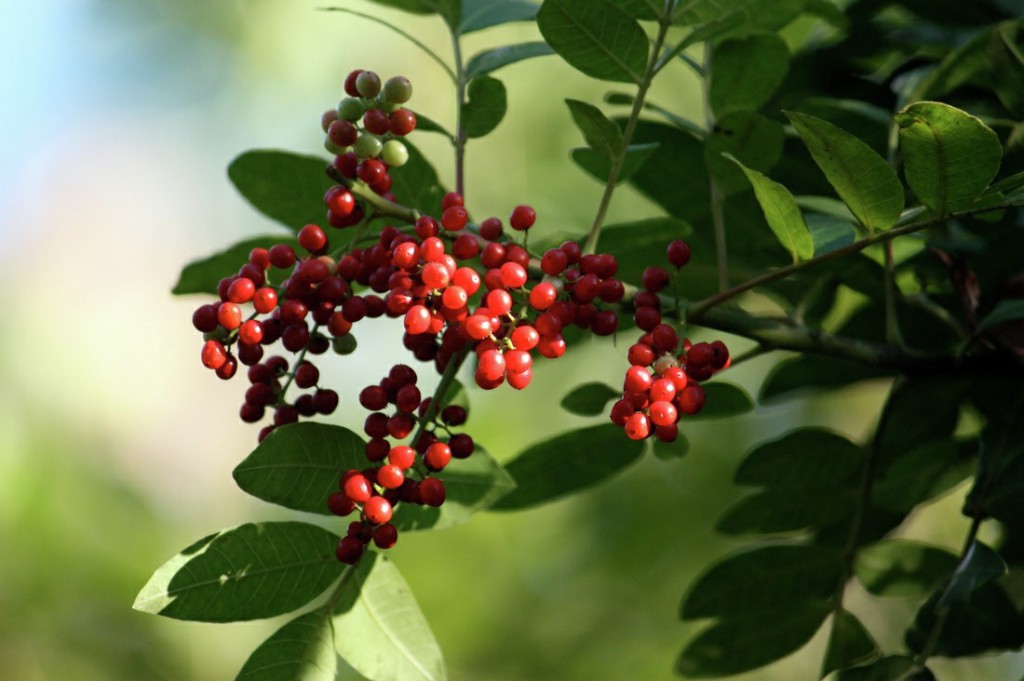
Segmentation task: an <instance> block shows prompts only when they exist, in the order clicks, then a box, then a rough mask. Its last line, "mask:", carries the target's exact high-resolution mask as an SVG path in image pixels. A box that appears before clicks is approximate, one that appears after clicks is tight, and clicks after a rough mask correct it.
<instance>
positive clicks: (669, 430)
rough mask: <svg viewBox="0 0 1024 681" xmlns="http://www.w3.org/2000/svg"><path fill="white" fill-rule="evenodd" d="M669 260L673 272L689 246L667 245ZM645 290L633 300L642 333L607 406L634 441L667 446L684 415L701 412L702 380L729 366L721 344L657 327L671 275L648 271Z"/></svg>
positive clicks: (687, 255)
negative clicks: (650, 439) (618, 391)
mask: <svg viewBox="0 0 1024 681" xmlns="http://www.w3.org/2000/svg"><path fill="white" fill-rule="evenodd" d="M667 255H668V260H669V262H670V263H671V264H672V265H673V266H674V267H675V268H676V270H677V271H678V270H679V269H680V268H682V267H683V266H684V265H686V263H688V262H689V261H690V248H689V246H688V245H687V244H686V242H684V241H679V240H677V241H673V242H671V243H670V244H669V245H668V249H667ZM641 278H642V281H643V285H644V290H643V291H639V292H638V293H637V294H636V295H635V296H634V297H633V307H634V308H635V312H634V313H633V320H634V321H635V322H636V325H637V327H638V328H640V329H641V330H643V331H644V332H645V333H644V334H643V335H642V336H641V337H640V339H639V340H638V341H637V342H636V343H634V344H633V345H632V346H630V348H629V352H628V353H627V358H628V359H629V364H630V367H629V369H627V370H626V377H625V380H624V381H623V388H622V398H621V399H619V400H618V401H617V402H615V404H614V405H613V406H612V410H611V420H612V422H613V423H615V424H616V425H618V426H621V427H623V428H624V429H625V431H626V435H627V436H628V437H629V438H630V439H633V440H643V439H645V438H647V437H650V436H651V435H654V436H655V437H657V438H658V439H659V440H661V441H662V442H672V441H674V440H675V439H676V437H677V436H678V434H679V419H680V417H681V416H682V415H683V414H690V415H693V414H696V413H698V412H699V411H700V410H701V409H703V408H704V398H705V395H704V388H703V387H701V385H700V381H704V380H707V379H708V378H711V376H712V375H713V374H714V373H715V372H717V371H720V370H722V369H725V368H726V367H728V366H729V363H730V359H729V350H728V348H726V346H725V343H723V342H722V341H714V342H713V343H703V342H701V343H695V344H691V343H690V341H689V340H687V339H683V342H682V350H683V352H682V354H680V355H678V356H677V355H676V351H677V350H678V349H679V344H680V343H679V341H680V339H679V336H678V334H677V333H676V330H675V329H674V328H673V327H671V326H669V325H668V324H662V323H661V310H660V307H661V299H660V298H659V297H658V292H659V291H661V290H662V289H664V288H665V287H666V286H667V285H668V283H669V281H670V280H671V275H670V274H669V272H668V270H666V269H664V268H662V267H648V268H647V269H645V270H644V272H643V275H642V277H641Z"/></svg>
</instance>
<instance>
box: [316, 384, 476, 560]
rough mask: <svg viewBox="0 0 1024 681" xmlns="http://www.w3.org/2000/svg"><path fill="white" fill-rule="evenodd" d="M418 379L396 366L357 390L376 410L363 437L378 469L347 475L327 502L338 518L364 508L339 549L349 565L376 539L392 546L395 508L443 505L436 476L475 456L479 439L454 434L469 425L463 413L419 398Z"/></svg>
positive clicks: (367, 405)
mask: <svg viewBox="0 0 1024 681" xmlns="http://www.w3.org/2000/svg"><path fill="white" fill-rule="evenodd" d="M416 381H417V375H416V372H415V371H414V370H413V369H412V368H411V367H409V366H407V365H405V364H396V365H395V366H393V367H392V368H391V370H390V371H389V372H388V375H387V376H385V377H384V378H383V379H381V381H380V382H379V383H377V384H375V385H370V386H367V387H366V388H364V389H363V390H362V392H360V393H359V403H360V404H361V405H362V406H363V407H364V408H365V409H368V410H370V412H371V413H370V415H369V416H367V417H366V421H365V423H364V424H363V432H365V433H366V435H367V437H369V438H370V439H369V440H368V441H367V443H366V449H365V454H366V458H367V460H368V461H369V462H370V463H371V464H372V465H371V466H370V467H368V468H364V469H363V470H361V471H359V470H355V469H352V470H348V471H345V472H344V473H343V474H342V476H341V480H340V481H339V487H340V488H341V491H340V492H335V493H334V494H332V495H331V497H330V498H329V499H328V508H329V509H330V511H331V512H332V513H334V514H336V515H339V516H347V515H349V514H350V513H352V512H353V511H354V510H356V509H357V508H358V509H360V520H356V521H353V522H351V523H350V524H349V527H348V532H347V533H346V536H345V537H343V538H342V540H341V541H340V542H339V544H338V549H337V557H338V560H340V561H342V562H343V563H349V564H353V563H355V562H357V561H358V560H359V558H360V557H361V556H362V554H363V551H364V548H365V546H366V545H367V544H368V543H369V542H370V541H371V540H372V541H373V542H374V544H375V545H376V546H377V547H378V548H380V549H389V548H391V547H392V546H394V545H395V543H396V542H397V541H398V530H397V529H396V528H395V526H394V525H392V524H391V522H390V520H391V518H392V514H393V512H394V508H395V507H396V506H397V504H398V503H399V502H404V503H413V504H420V505H425V506H433V507H438V506H441V504H443V503H444V500H445V497H446V494H447V492H446V490H445V487H444V483H443V482H442V481H441V480H440V479H439V478H436V477H432V476H433V474H434V473H437V472H438V471H441V470H443V469H444V467H445V466H447V465H448V463H449V462H450V461H451V460H452V458H456V459H465V458H467V457H469V456H470V455H471V454H472V453H473V450H474V447H475V445H474V443H473V438H472V437H470V436H469V435H467V434H465V433H457V434H456V433H453V432H452V428H455V427H457V426H460V425H462V424H463V423H465V422H466V417H467V414H466V410H465V408H464V407H461V406H458V405H454V404H452V405H447V406H445V407H444V408H443V409H441V410H440V411H438V410H437V409H435V408H433V407H432V399H431V398H429V397H428V398H426V399H421V397H422V395H421V393H420V390H419V388H418V387H417V385H416ZM389 405H393V406H394V412H393V413H392V414H390V415H389V414H387V413H386V411H385V410H387V409H388V406H389ZM414 414H415V416H414ZM417 425H419V428H420V429H419V432H418V434H417V435H416V436H415V439H414V441H413V443H412V445H404V444H397V442H400V441H402V440H405V439H407V438H409V437H410V436H411V435H413V431H414V430H415V429H416V428H417ZM392 440H393V441H395V442H392Z"/></svg>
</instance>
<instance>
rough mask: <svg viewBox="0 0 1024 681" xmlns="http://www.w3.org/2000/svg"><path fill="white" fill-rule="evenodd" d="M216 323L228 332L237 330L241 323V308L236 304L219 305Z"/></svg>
mask: <svg viewBox="0 0 1024 681" xmlns="http://www.w3.org/2000/svg"><path fill="white" fill-rule="evenodd" d="M217 321H218V322H219V323H220V325H221V326H223V327H224V328H225V329H227V330H228V331H233V330H235V329H237V328H238V327H239V326H240V325H241V323H242V308H240V307H238V305H237V304H236V303H221V304H220V307H218V308H217Z"/></svg>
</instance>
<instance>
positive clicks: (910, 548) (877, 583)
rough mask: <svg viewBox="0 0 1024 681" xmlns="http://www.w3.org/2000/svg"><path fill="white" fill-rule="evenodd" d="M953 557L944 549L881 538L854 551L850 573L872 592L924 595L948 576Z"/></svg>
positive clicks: (917, 596) (882, 594) (916, 596)
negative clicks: (855, 553)
mask: <svg viewBox="0 0 1024 681" xmlns="http://www.w3.org/2000/svg"><path fill="white" fill-rule="evenodd" d="M956 563H957V558H956V556H955V555H953V554H952V553H950V552H949V551H947V550H946V549H942V548H939V547H937V546H929V545H928V544H922V543H920V542H914V541H909V540H906V539H883V540H882V541H879V542H875V543H874V544H871V545H869V546H865V547H863V548H862V549H860V551H858V552H857V555H856V558H855V560H854V564H853V574H854V575H855V576H856V577H857V581H859V582H860V583H861V584H862V585H863V586H864V588H865V589H867V590H868V592H870V593H872V594H874V595H876V596H890V597H897V598H924V597H925V596H927V595H928V594H930V593H932V592H933V591H934V590H935V589H937V588H938V587H939V586H941V585H942V583H943V582H944V581H945V580H946V579H947V578H948V577H949V575H950V573H951V572H952V571H953V569H954V568H955V567H956Z"/></svg>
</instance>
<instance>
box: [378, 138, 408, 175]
mask: <svg viewBox="0 0 1024 681" xmlns="http://www.w3.org/2000/svg"><path fill="white" fill-rule="evenodd" d="M380 158H381V160H382V161H384V162H385V163H387V164H388V165H389V166H391V167H392V168H397V167H398V166H404V165H405V162H406V161H408V160H409V150H408V149H406V148H405V145H404V144H402V143H401V142H399V141H398V140H388V141H387V142H385V143H384V148H383V149H382V150H381V152H380Z"/></svg>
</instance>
